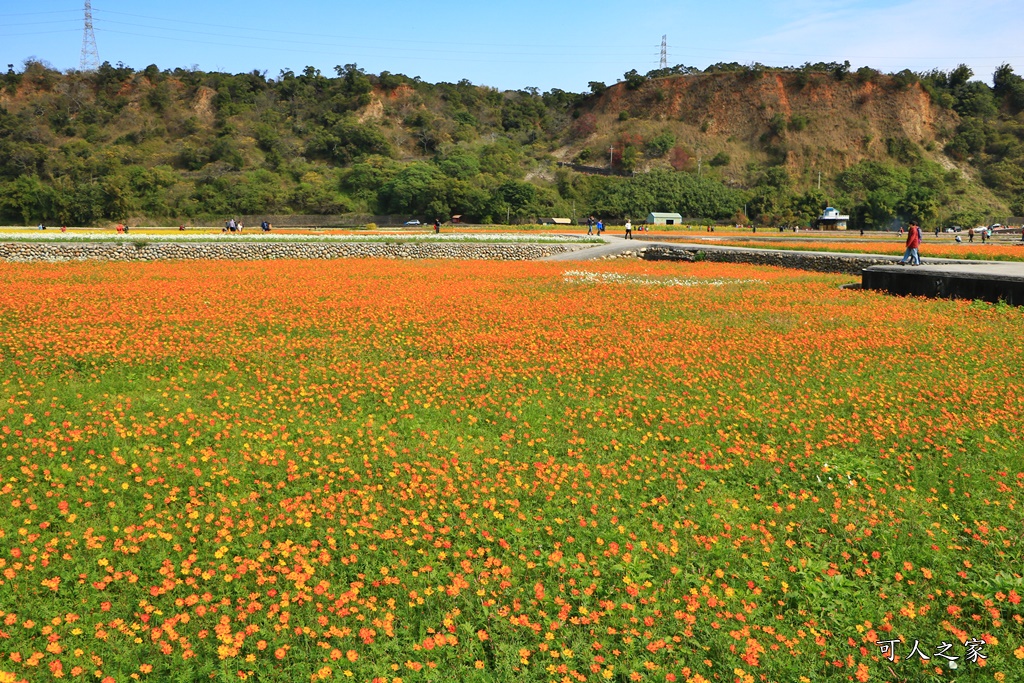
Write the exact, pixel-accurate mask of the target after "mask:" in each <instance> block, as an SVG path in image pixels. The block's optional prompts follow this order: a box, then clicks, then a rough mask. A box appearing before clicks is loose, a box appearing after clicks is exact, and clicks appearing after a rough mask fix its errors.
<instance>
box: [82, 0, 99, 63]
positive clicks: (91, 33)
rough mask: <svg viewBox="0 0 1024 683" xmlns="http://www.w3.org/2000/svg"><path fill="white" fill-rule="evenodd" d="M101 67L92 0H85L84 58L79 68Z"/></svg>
mask: <svg viewBox="0 0 1024 683" xmlns="http://www.w3.org/2000/svg"><path fill="white" fill-rule="evenodd" d="M99 67H100V51H99V48H97V47H96V31H95V30H93V27H92V0H85V27H84V28H83V30H82V59H81V61H80V62H79V65H78V68H79V69H80V70H82V71H95V70H96V69H98V68H99Z"/></svg>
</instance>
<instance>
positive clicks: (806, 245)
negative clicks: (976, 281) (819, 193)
mask: <svg viewBox="0 0 1024 683" xmlns="http://www.w3.org/2000/svg"><path fill="white" fill-rule="evenodd" d="M905 240H906V238H900V239H897V238H893V239H892V240H891V241H889V242H880V241H874V242H866V241H849V242H843V241H840V239H839V238H834V239H832V240H811V239H807V240H801V241H798V240H791V241H786V242H781V241H780V242H755V241H752V240H742V239H731V240H718V241H716V242H715V244H716V245H721V246H725V247H748V248H753V249H790V250H795V251H835V252H845V253H854V254H885V255H889V256H895V257H901V256H903V253H904V251H906V241H905ZM921 258H945V259H969V260H971V261H1024V243H1021V242H1019V241H1016V242H1009V241H1005V240H1003V241H989V242H988V243H986V244H982V243H981V238H980V237H979V238H978V239H976V240H975V241H974V242H973V243H968V242H967V240H966V238H965V239H964V242H963V243H962V244H957V243H956V242H953V241H952V240H950V239H948V238H947V237H945V236H943V238H942V240H941V241H933V240H932V239H931V236H930V235H925V239H924V241H923V242H922V243H921Z"/></svg>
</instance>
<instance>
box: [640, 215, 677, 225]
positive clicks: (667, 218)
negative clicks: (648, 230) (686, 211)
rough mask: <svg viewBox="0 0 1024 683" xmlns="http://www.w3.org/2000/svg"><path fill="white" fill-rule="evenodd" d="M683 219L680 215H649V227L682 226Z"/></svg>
mask: <svg viewBox="0 0 1024 683" xmlns="http://www.w3.org/2000/svg"><path fill="white" fill-rule="evenodd" d="M682 223H683V217H682V216H681V215H679V214H678V213H658V212H654V213H649V214H647V225H682Z"/></svg>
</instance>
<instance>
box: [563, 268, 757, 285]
mask: <svg viewBox="0 0 1024 683" xmlns="http://www.w3.org/2000/svg"><path fill="white" fill-rule="evenodd" d="M562 279H563V281H565V282H579V283H584V284H615V285H646V286H660V287H724V286H726V285H748V284H761V285H764V284H768V283H767V282H765V281H764V280H700V279H696V278H678V277H649V276H644V275H623V274H621V273H594V272H591V271H589V270H567V271H565V272H564V273H562Z"/></svg>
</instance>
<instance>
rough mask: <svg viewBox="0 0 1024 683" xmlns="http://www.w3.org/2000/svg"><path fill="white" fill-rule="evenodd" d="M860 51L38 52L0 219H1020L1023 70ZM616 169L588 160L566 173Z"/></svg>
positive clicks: (11, 145)
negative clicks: (436, 75)
mask: <svg viewBox="0 0 1024 683" xmlns="http://www.w3.org/2000/svg"><path fill="white" fill-rule="evenodd" d="M973 77H974V74H972V73H971V72H970V70H969V69H967V68H966V67H960V68H958V69H956V70H954V71H952V72H949V73H944V72H937V71H936V72H931V73H927V74H914V73H911V72H909V71H904V72H901V73H898V74H888V75H887V74H880V73H878V72H876V71H874V70H871V69H867V68H862V69H859V70H857V71H852V72H851V70H850V69H849V65H848V64H817V65H805V66H804V67H800V68H787V69H773V68H768V67H763V66H761V65H752V66H741V65H737V64H719V65H715V66H714V67H710V68H709V69H707V70H705V71H702V72H699V71H696V70H694V69H689V68H685V67H676V68H673V69H667V70H663V71H657V72H651V73H649V74H647V75H641V74H638V73H636V72H630V73H628V74H625V76H624V80H623V81H622V82H620V83H617V84H614V85H612V86H608V87H606V86H605V85H604V84H602V83H591V86H590V92H588V93H584V94H576V93H569V92H563V91H560V90H553V91H550V92H546V93H539V92H537V91H536V90H533V89H528V90H524V91H509V92H502V91H498V90H495V89H493V88H488V87H483V86H477V85H473V84H470V83H469V82H467V81H462V82H459V83H456V84H452V83H437V84H431V83H425V82H422V81H420V80H419V79H415V78H409V77H406V76H402V75H397V74H390V73H387V72H384V73H382V74H380V75H373V74H367V73H364V72H363V71H362V70H360V69H359V68H358V67H357V66H355V65H346V66H343V67H342V66H339V67H337V68H336V73H334V74H331V75H326V74H323V73H321V72H320V71H318V70H316V69H314V68H312V67H309V68H306V69H305V70H303V71H302V72H301V73H293V72H290V71H288V72H283V73H281V74H279V75H278V76H277V77H273V78H268V77H267V76H266V75H265V74H262V73H259V72H253V73H246V74H224V73H204V72H200V71H193V70H183V69H174V70H165V71H161V70H160V69H159V68H158V67H156V66H150V67H147V68H146V69H144V70H141V71H135V70H133V69H131V68H128V67H125V66H122V65H118V66H111V65H110V64H104V65H103V66H102V67H100V68H99V69H98V70H97V71H95V72H85V73H83V72H71V73H60V72H58V71H55V70H53V69H51V68H48V67H47V66H46V65H45V64H43V63H40V62H37V61H29V62H26V64H25V65H24V67H23V68H22V69H21V70H14V69H11V70H9V71H8V73H7V74H5V75H0V223H16V224H34V223H36V222H39V221H47V222H62V223H67V224H102V223H106V222H111V221H130V222H133V223H140V222H144V221H174V222H177V221H185V220H214V219H218V218H222V217H226V216H230V215H233V214H262V213H266V214H285V213H301V214H340V213H367V214H398V215H406V216H409V217H419V218H426V219H433V218H434V217H441V218H442V219H444V218H447V217H448V216H450V215H452V214H463V215H464V216H466V217H467V218H468V219H469V220H473V221H478V222H485V223H486V222H493V221H501V222H503V221H504V220H505V219H506V218H507V217H509V216H510V217H512V218H513V219H515V220H519V221H529V220H533V219H535V218H536V217H539V216H552V215H553V216H573V215H575V216H583V215H587V214H591V213H593V214H599V215H601V216H604V217H609V218H615V217H623V216H627V215H628V216H633V217H641V216H644V215H646V214H647V213H648V212H649V211H678V212H680V213H682V214H683V215H685V216H692V217H698V218H708V219H734V220H739V219H742V215H741V214H742V212H743V211H744V209H746V212H747V215H748V216H749V218H750V219H752V220H757V221H759V222H761V223H794V222H798V221H799V222H806V221H808V220H810V219H811V218H812V217H813V216H815V215H817V213H818V212H820V210H821V209H822V208H823V207H824V206H825V205H826V204H832V205H835V206H837V207H839V208H840V209H842V210H844V211H848V212H850V213H851V214H853V216H854V224H855V225H860V224H863V225H865V226H867V227H869V228H870V227H878V228H884V227H887V226H889V225H892V224H893V222H894V221H895V220H908V219H911V218H916V219H919V220H924V221H928V222H936V221H938V222H943V223H959V224H963V225H967V224H973V223H976V222H979V221H985V220H989V219H995V218H998V217H1001V216H1006V215H1009V214H1016V215H1022V214H1024V114H1022V113H1021V112H1022V110H1024V80H1022V79H1021V77H1019V76H1017V75H1016V74H1014V73H1013V71H1012V70H1011V69H1010V68H1009V67H1002V68H1000V69H999V70H998V71H997V72H996V73H995V75H994V85H993V86H989V85H987V84H986V83H984V82H982V81H980V80H973ZM559 162H571V163H573V164H575V166H574V168H579V167H581V166H584V167H587V166H589V167H594V168H598V169H609V166H610V170H612V171H614V172H616V173H617V174H618V175H598V174H595V173H580V172H577V171H575V170H570V168H568V167H564V166H560V165H559Z"/></svg>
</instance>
